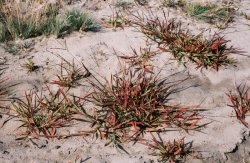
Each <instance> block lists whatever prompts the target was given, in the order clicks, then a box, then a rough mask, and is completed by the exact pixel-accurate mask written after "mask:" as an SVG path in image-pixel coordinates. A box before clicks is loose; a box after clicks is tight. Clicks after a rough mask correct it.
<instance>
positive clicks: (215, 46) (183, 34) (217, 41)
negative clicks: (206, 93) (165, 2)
mask: <svg viewBox="0 0 250 163" xmlns="http://www.w3.org/2000/svg"><path fill="white" fill-rule="evenodd" d="M163 14H164V18H163V19H161V18H159V17H158V16H154V15H151V16H150V17H146V16H144V15H139V14H138V15H135V20H134V21H133V24H135V25H138V26H139V31H140V32H142V33H143V34H145V35H146V37H147V38H148V39H150V40H152V41H154V42H156V43H157V44H158V47H159V49H160V50H162V51H166V52H171V53H172V55H173V57H174V58H175V59H176V60H177V61H178V62H179V63H183V64H184V65H185V63H187V62H192V63H195V64H196V68H206V69H208V68H211V69H214V70H217V71H218V70H219V68H220V67H222V66H228V65H232V64H234V63H235V60H234V59H233V58H230V57H229V55H230V54H240V53H241V52H240V51H239V50H237V49H235V48H233V47H232V46H229V45H228V42H229V40H226V39H224V38H223V37H221V36H220V35H219V34H217V33H215V34H213V35H212V36H210V38H206V37H205V36H204V34H203V33H200V34H198V35H194V34H191V33H190V32H189V31H188V30H183V29H181V28H182V27H181V23H180V22H176V20H175V19H168V18H167V16H166V13H165V12H163Z"/></svg>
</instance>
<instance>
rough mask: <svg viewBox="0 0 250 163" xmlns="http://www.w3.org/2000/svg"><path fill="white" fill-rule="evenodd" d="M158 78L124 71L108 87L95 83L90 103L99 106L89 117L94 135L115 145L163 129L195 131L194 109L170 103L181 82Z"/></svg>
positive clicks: (197, 121) (196, 120)
mask: <svg viewBox="0 0 250 163" xmlns="http://www.w3.org/2000/svg"><path fill="white" fill-rule="evenodd" d="M168 80H169V79H168V78H164V79H159V77H158V76H157V75H155V74H151V73H146V72H144V71H137V70H130V71H129V70H125V71H122V73H121V74H119V75H114V76H112V77H111V80H110V82H109V84H101V83H100V82H99V83H98V84H95V83H94V82H92V85H93V86H94V87H95V88H96V90H95V91H94V93H93V97H92V99H91V100H92V101H93V102H94V103H95V104H96V105H97V106H99V107H100V108H99V109H98V108H97V111H96V115H95V116H92V117H91V118H92V121H93V123H92V127H94V126H95V129H94V132H96V133H98V135H100V137H101V138H107V139H109V140H110V143H111V142H114V143H119V142H123V141H127V140H130V141H131V140H135V139H137V138H139V136H140V135H141V134H142V133H143V132H147V131H148V132H152V131H159V132H160V131H164V130H165V129H166V128H179V129H184V130H185V131H188V130H195V129H197V128H199V127H200V125H199V122H200V120H201V119H202V117H201V116H199V114H198V110H197V109H196V108H195V106H176V105H171V104H170V96H171V95H172V94H173V93H175V92H176V91H178V89H177V88H176V86H177V85H178V84H180V83H181V82H183V81H184V80H185V79H184V80H180V81H176V82H173V81H168Z"/></svg>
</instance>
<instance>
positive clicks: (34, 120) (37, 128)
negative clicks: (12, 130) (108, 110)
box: [13, 87, 82, 139]
mask: <svg viewBox="0 0 250 163" xmlns="http://www.w3.org/2000/svg"><path fill="white" fill-rule="evenodd" d="M48 91H49V94H48V95H43V94H38V93H35V92H30V93H26V94H25V99H24V100H22V99H16V100H15V102H13V108H14V112H15V113H16V114H15V117H16V118H18V119H19V120H20V122H21V123H22V124H21V126H19V128H24V131H22V132H19V133H18V134H19V135H20V137H19V138H17V139H27V138H28V139H33V138H40V137H46V138H47V139H50V138H58V137H60V136H61V135H58V134H57V129H59V128H61V127H66V126H69V125H71V124H72V121H73V120H74V115H75V114H76V113H77V110H76V106H77V107H79V106H80V105H82V103H81V100H80V99H76V98H71V97H70V96H69V95H67V94H66V93H65V92H63V91H62V90H61V89H59V90H58V91H57V92H56V93H54V92H52V91H51V90H50V89H49V87H48Z"/></svg>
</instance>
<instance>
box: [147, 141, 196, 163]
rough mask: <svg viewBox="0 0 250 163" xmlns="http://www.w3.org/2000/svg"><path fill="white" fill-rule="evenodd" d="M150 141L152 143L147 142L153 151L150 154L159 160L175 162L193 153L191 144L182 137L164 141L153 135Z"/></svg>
mask: <svg viewBox="0 0 250 163" xmlns="http://www.w3.org/2000/svg"><path fill="white" fill-rule="evenodd" d="M152 141H153V143H151V144H147V146H149V148H150V149H152V150H153V151H154V152H153V153H152V155H154V156H157V157H158V158H159V159H158V161H159V162H171V163H175V162H180V161H184V160H186V159H187V156H189V155H191V154H192V153H193V151H192V144H191V143H185V139H184V138H182V139H179V140H174V141H173V142H172V141H168V142H166V143H164V142H162V141H158V140H157V139H156V138H155V137H154V136H153V140H152Z"/></svg>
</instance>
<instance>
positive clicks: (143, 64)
mask: <svg viewBox="0 0 250 163" xmlns="http://www.w3.org/2000/svg"><path fill="white" fill-rule="evenodd" d="M155 55H156V52H153V51H151V48H140V52H137V51H136V50H135V49H133V56H125V55H124V56H120V58H122V59H125V60H126V62H128V63H129V64H130V66H131V67H134V68H135V69H137V70H141V69H142V70H144V71H145V72H150V73H153V72H152V68H153V66H152V64H151V63H150V61H151V59H152V57H154V56H155Z"/></svg>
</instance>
